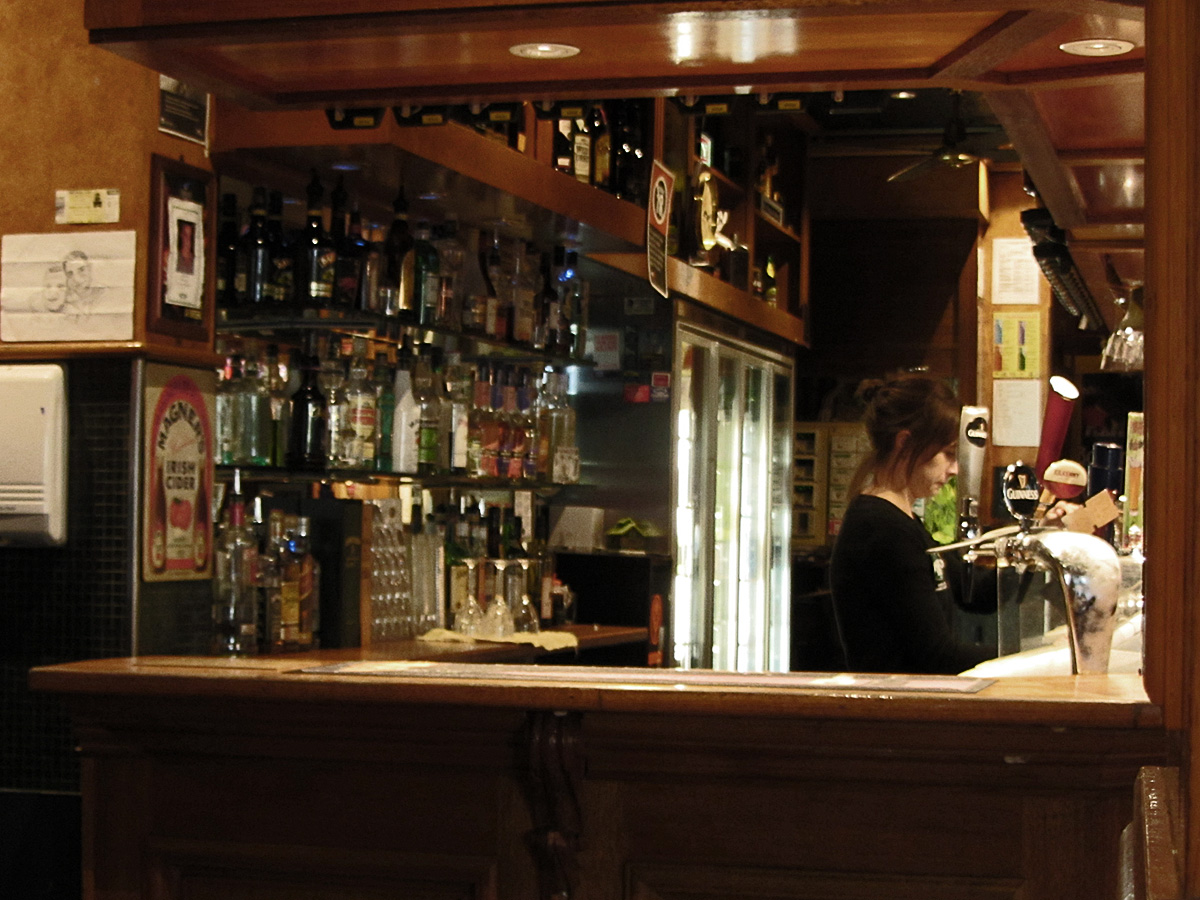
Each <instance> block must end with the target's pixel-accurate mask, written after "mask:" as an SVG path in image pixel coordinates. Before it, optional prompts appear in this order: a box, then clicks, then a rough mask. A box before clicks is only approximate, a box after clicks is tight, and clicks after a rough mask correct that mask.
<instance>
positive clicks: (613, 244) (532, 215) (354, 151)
mask: <svg viewBox="0 0 1200 900" xmlns="http://www.w3.org/2000/svg"><path fill="white" fill-rule="evenodd" d="M215 118H217V119H219V121H220V128H218V129H216V130H215V135H214V146H213V162H214V166H215V168H216V169H217V171H218V172H221V173H222V174H228V175H232V176H234V177H238V178H242V179H245V180H247V181H251V182H265V183H270V184H274V185H277V186H279V187H280V188H283V189H285V190H288V191H290V192H292V193H293V194H295V195H296V196H303V187H304V183H306V181H307V173H308V172H309V171H310V170H311V168H312V167H313V166H314V165H317V166H323V165H332V164H334V163H338V164H348V163H352V164H355V165H358V166H359V167H360V168H359V171H360V172H362V173H372V174H371V176H370V177H371V179H372V180H373V181H374V182H376V183H374V184H371V185H370V187H371V191H370V194H371V195H373V196H374V198H375V201H374V202H375V205H374V206H373V207H372V206H371V205H370V200H369V198H368V197H367V192H366V191H363V195H364V203H363V213H364V215H375V216H377V217H379V218H380V219H381V220H387V219H390V217H391V211H390V207H385V204H386V203H390V201H391V198H392V197H394V196H395V194H396V190H397V188H398V185H399V180H400V178H401V177H403V180H404V183H405V184H406V185H418V184H420V185H436V188H437V190H436V193H437V194H438V199H437V200H436V205H437V206H438V207H439V208H440V209H442V210H444V211H446V212H451V213H454V214H456V215H457V216H458V218H459V221H460V222H465V223H474V224H476V225H480V226H484V227H489V228H490V227H493V225H494V226H496V227H500V228H502V229H506V230H508V231H510V232H512V233H515V234H524V235H525V236H530V237H532V238H533V239H534V240H536V241H538V242H541V243H553V242H556V241H561V239H563V238H565V237H569V238H571V239H573V240H575V241H576V242H577V243H578V244H579V245H580V247H581V249H584V250H585V251H590V250H593V249H603V250H628V249H630V248H631V247H642V246H645V241H646V211H645V210H644V209H642V208H641V207H640V206H638V205H637V204H635V203H631V202H629V201H627V200H622V199H620V198H618V197H616V196H614V195H613V194H609V193H606V192H605V191H602V190H600V189H598V188H595V187H592V186H591V185H587V184H583V183H581V182H580V181H578V180H577V179H575V178H574V177H573V176H571V175H567V174H565V173H562V172H557V171H555V170H554V169H553V168H552V167H550V166H549V165H547V164H546V163H544V162H541V161H539V160H536V159H534V158H533V157H532V156H529V155H527V154H525V153H521V152H519V151H516V150H513V149H511V148H510V147H508V146H507V145H504V144H501V143H499V142H497V141H494V140H491V139H490V138H487V137H484V136H483V135H480V134H478V133H477V132H476V131H474V130H473V129H471V128H468V127H466V126H464V125H460V124H458V123H455V122H450V123H447V124H444V125H434V126H422V127H402V126H400V125H397V124H396V123H395V121H394V119H393V117H390V116H388V117H385V119H384V121H383V122H382V123H381V124H380V126H379V127H378V128H373V129H366V130H359V131H335V130H333V129H331V128H330V127H329V125H328V122H327V121H326V119H325V115H324V113H323V112H322V111H320V110H291V111H285V112H255V111H251V110H246V109H243V108H241V107H239V106H237V105H235V104H231V103H225V102H221V101H219V100H218V101H217V102H216V112H215ZM401 173H402V174H401ZM364 177H365V176H364ZM419 202H420V201H419V199H414V201H413V210H412V215H411V216H410V218H413V219H415V218H418V217H419V207H418V203H419ZM573 223H586V225H585V226H584V227H582V228H579V227H577V226H575V225H574V224H573Z"/></svg>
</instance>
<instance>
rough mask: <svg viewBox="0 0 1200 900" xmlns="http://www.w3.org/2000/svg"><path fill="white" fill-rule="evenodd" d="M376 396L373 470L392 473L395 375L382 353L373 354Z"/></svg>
mask: <svg viewBox="0 0 1200 900" xmlns="http://www.w3.org/2000/svg"><path fill="white" fill-rule="evenodd" d="M373 382H374V385H375V396H376V410H377V412H376V417H377V418H376V434H377V437H376V441H375V468H376V469H377V470H378V471H380V472H391V471H392V424H393V422H394V420H395V415H396V373H395V371H394V369H393V367H392V365H391V363H389V362H388V358H387V356H385V355H384V354H383V353H376V354H375V373H374V378H373Z"/></svg>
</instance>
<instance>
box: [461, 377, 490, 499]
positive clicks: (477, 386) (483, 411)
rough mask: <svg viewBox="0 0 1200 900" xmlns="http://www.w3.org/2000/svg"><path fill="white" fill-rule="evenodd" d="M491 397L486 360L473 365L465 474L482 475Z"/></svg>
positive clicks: (479, 476)
mask: <svg viewBox="0 0 1200 900" xmlns="http://www.w3.org/2000/svg"><path fill="white" fill-rule="evenodd" d="M491 398H492V385H491V369H490V367H489V365H488V363H487V362H480V363H479V364H478V365H477V366H476V367H475V381H474V384H473V391H472V400H471V409H470V411H469V412H468V413H467V474H468V475H471V476H472V477H475V478H481V477H483V475H484V474H485V473H484V470H483V430H484V429H483V426H484V421H485V419H486V418H487V416H488V415H489V414H490V407H491Z"/></svg>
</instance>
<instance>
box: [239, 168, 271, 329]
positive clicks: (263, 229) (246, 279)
mask: <svg viewBox="0 0 1200 900" xmlns="http://www.w3.org/2000/svg"><path fill="white" fill-rule="evenodd" d="M270 271H271V254H270V245H269V243H268V240H267V192H266V189H265V188H261V187H256V188H255V189H254V195H253V199H252V200H251V201H250V224H249V226H248V227H247V229H246V233H245V234H243V235H242V236H241V238H240V239H239V240H238V246H237V254H236V256H235V262H234V276H233V283H234V292H235V294H236V295H237V305H238V306H241V307H262V306H264V305H265V304H266V302H267V300H268V295H267V286H268V283H269V281H270Z"/></svg>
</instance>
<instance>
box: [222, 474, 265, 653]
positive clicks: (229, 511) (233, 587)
mask: <svg viewBox="0 0 1200 900" xmlns="http://www.w3.org/2000/svg"><path fill="white" fill-rule="evenodd" d="M225 515H226V521H225V524H224V527H223V528H222V529H221V534H220V537H219V538H218V540H217V544H216V546H215V547H214V548H213V563H214V567H213V568H214V571H213V628H214V634H213V652H214V653H217V654H221V655H225V656H250V655H253V654H254V653H256V652H257V651H258V605H259V592H258V539H257V537H256V536H255V535H254V533H253V532H252V531H251V529H249V528H248V527H247V526H246V502H245V498H244V497H243V496H242V473H241V471H240V470H239V469H234V471H233V485H232V487H231V489H230V494H229V501H228V505H227V506H226V510H225Z"/></svg>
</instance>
